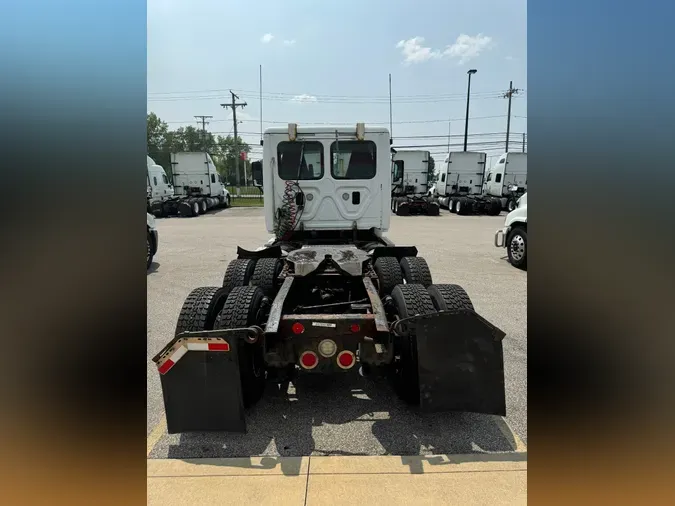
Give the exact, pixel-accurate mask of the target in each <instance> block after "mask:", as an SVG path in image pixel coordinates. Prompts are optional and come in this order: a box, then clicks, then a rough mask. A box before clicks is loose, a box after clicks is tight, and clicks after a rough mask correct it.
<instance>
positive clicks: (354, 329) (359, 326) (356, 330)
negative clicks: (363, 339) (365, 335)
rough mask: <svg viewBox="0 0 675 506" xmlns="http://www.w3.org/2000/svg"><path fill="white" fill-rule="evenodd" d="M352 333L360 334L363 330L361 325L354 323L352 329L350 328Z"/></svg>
mask: <svg viewBox="0 0 675 506" xmlns="http://www.w3.org/2000/svg"><path fill="white" fill-rule="evenodd" d="M349 328H350V329H351V331H352V332H359V331H360V330H361V325H359V324H358V323H353V324H352V326H351V327H349Z"/></svg>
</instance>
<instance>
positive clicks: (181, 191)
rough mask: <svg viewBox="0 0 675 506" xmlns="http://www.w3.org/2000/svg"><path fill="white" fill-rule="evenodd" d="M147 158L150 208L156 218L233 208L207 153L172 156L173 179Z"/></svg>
mask: <svg viewBox="0 0 675 506" xmlns="http://www.w3.org/2000/svg"><path fill="white" fill-rule="evenodd" d="M147 159H148V208H149V212H151V213H152V214H154V215H155V216H170V215H176V214H180V215H181V216H197V215H199V214H204V213H205V212H207V211H208V210H210V209H214V208H219V207H229V206H230V194H229V192H228V191H227V189H226V188H225V186H224V185H223V183H222V181H221V180H220V177H219V174H218V171H217V170H216V166H215V164H214V163H213V160H212V159H211V156H210V155H209V154H208V153H202V152H195V153H172V154H171V166H172V179H173V184H172V183H171V182H169V179H168V177H167V175H166V172H165V171H164V169H163V168H162V167H161V166H159V165H157V164H155V162H154V161H153V160H152V158H150V157H147Z"/></svg>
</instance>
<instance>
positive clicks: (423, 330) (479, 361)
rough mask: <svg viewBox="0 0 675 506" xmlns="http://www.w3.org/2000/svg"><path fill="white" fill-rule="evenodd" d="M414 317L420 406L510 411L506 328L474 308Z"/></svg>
mask: <svg viewBox="0 0 675 506" xmlns="http://www.w3.org/2000/svg"><path fill="white" fill-rule="evenodd" d="M415 320H416V325H415V327H416V334H417V352H418V370H419V384H420V408H421V410H422V411H432V412H435V411H466V412H473V413H485V414H492V415H501V416H504V415H506V394H505V388H504V353H503V348H502V340H503V338H504V335H505V334H504V332H503V331H501V330H500V329H498V328H497V327H495V326H494V325H492V324H491V323H490V322H488V321H487V320H485V319H484V318H482V317H481V316H479V315H478V314H476V313H475V312H474V311H470V310H462V311H441V312H439V313H435V314H431V315H423V316H418V317H416V318H415Z"/></svg>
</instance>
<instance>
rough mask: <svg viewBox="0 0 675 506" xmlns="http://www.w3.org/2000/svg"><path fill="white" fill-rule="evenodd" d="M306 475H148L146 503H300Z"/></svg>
mask: <svg viewBox="0 0 675 506" xmlns="http://www.w3.org/2000/svg"><path fill="white" fill-rule="evenodd" d="M306 487H307V476H283V475H276V476H275V475H270V476H202V477H181V478H173V477H172V478H148V501H147V503H148V506H151V505H155V504H157V505H161V506H171V505H177V506H185V505H186V504H194V505H202V504H203V505H207V504H255V505H256V506H263V505H267V504H269V505H271V506H285V505H293V506H302V505H303V504H304V503H305V491H306Z"/></svg>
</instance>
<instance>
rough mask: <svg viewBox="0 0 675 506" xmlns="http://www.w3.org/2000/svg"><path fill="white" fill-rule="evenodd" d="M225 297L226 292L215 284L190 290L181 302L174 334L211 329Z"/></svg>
mask: <svg viewBox="0 0 675 506" xmlns="http://www.w3.org/2000/svg"><path fill="white" fill-rule="evenodd" d="M226 299H227V292H226V291H225V290H224V289H223V288H220V287H217V286H207V287H203V288H195V289H194V290H192V291H191V292H190V293H189V295H188V296H187V297H186V299H185V302H183V307H182V308H181V310H180V313H179V315H178V323H177V324H176V332H175V334H174V335H176V336H177V335H178V334H181V333H182V332H201V331H203V330H213V325H214V323H215V321H216V317H217V316H218V313H220V310H221V309H222V308H223V306H224V305H225V300H226Z"/></svg>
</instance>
